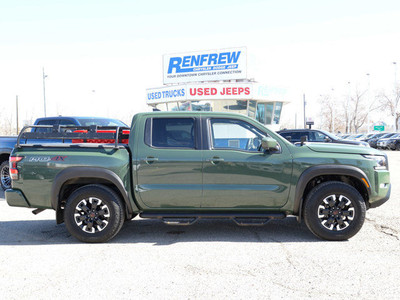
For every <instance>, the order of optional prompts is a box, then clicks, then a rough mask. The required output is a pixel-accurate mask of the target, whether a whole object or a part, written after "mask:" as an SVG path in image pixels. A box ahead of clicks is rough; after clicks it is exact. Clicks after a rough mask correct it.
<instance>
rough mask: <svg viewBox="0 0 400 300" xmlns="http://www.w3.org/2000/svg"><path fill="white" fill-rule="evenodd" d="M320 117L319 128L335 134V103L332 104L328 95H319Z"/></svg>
mask: <svg viewBox="0 0 400 300" xmlns="http://www.w3.org/2000/svg"><path fill="white" fill-rule="evenodd" d="M320 103H321V117H322V124H321V127H322V128H325V129H327V130H328V131H330V132H335V128H334V127H336V126H335V125H334V124H335V122H334V119H335V115H336V114H335V107H336V105H335V103H334V102H333V99H332V97H330V96H329V95H321V101H320Z"/></svg>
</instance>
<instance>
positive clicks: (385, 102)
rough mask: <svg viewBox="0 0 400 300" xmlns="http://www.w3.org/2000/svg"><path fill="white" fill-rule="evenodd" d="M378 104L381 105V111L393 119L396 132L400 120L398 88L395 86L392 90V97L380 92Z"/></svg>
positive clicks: (399, 91)
mask: <svg viewBox="0 0 400 300" xmlns="http://www.w3.org/2000/svg"><path fill="white" fill-rule="evenodd" d="M379 102H380V103H381V109H382V110H383V111H385V112H388V113H389V114H390V115H391V116H392V117H394V124H395V128H396V131H398V130H399V119H400V111H399V102H400V86H396V87H395V89H394V90H393V93H392V95H390V96H389V95H387V94H386V93H385V92H382V93H381V94H380V95H379Z"/></svg>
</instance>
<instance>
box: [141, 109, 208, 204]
mask: <svg viewBox="0 0 400 300" xmlns="http://www.w3.org/2000/svg"><path fill="white" fill-rule="evenodd" d="M197 128H199V126H198V119H196V118H170V117H169V118H149V119H147V121H146V125H145V138H144V141H138V143H139V145H138V146H139V147H138V159H139V164H138V166H137V180H138V182H137V185H136V187H135V188H136V191H137V192H138V193H139V196H140V200H141V201H142V204H143V205H145V206H146V207H148V208H156V209H173V208H175V207H179V208H183V209H190V208H199V207H200V202H201V196H202V182H201V180H202V173H201V171H202V170H201V167H202V151H201V150H200V139H199V137H198V132H197Z"/></svg>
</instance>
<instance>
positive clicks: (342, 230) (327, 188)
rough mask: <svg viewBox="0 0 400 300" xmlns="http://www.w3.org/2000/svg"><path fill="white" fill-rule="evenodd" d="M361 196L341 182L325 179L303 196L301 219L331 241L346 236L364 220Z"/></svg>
mask: <svg viewBox="0 0 400 300" xmlns="http://www.w3.org/2000/svg"><path fill="white" fill-rule="evenodd" d="M365 212H366V206H365V202H364V199H363V197H362V196H361V195H360V193H359V192H358V191H357V190H356V189H355V188H354V187H352V186H350V185H348V184H346V183H343V182H337V181H332V182H325V183H322V184H321V185H318V186H316V187H315V188H314V189H313V190H312V191H311V192H310V193H309V194H308V196H307V199H306V203H305V208H304V220H305V222H306V225H307V227H308V228H309V229H310V231H311V232H312V233H314V234H315V235H316V236H318V237H320V238H322V239H325V240H331V241H342V240H347V239H349V238H351V237H352V236H354V235H355V234H356V233H357V232H358V231H359V230H360V229H361V227H362V225H363V224H364V220H365Z"/></svg>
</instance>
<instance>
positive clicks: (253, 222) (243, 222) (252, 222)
mask: <svg viewBox="0 0 400 300" xmlns="http://www.w3.org/2000/svg"><path fill="white" fill-rule="evenodd" d="M269 220H271V218H233V221H234V222H235V223H236V224H237V225H239V226H262V225H265V224H267V223H268V221H269Z"/></svg>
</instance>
